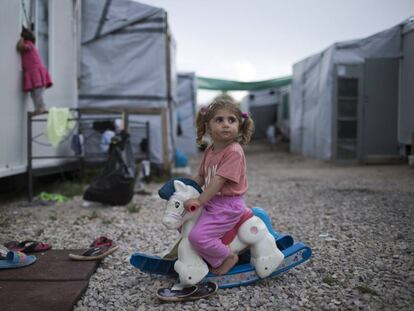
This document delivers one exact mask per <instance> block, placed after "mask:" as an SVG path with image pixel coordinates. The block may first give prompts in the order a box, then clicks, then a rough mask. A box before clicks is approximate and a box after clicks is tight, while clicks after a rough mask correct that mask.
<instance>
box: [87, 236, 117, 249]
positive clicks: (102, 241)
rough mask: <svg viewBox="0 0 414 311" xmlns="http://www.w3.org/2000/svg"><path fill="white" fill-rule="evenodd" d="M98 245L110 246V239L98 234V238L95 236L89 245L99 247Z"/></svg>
mask: <svg viewBox="0 0 414 311" xmlns="http://www.w3.org/2000/svg"><path fill="white" fill-rule="evenodd" d="M99 246H108V247H111V246H112V240H111V239H108V238H107V237H106V236H100V237H99V238H96V239H95V241H93V242H92V244H91V245H89V247H91V248H92V247H99Z"/></svg>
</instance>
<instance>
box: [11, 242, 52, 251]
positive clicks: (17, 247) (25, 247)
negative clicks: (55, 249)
mask: <svg viewBox="0 0 414 311" xmlns="http://www.w3.org/2000/svg"><path fill="white" fill-rule="evenodd" d="M4 246H5V247H7V248H8V249H9V250H11V251H15V252H23V253H38V252H44V251H47V250H48V249H51V248H52V247H51V245H49V244H47V243H41V242H37V241H32V240H26V241H21V242H20V241H9V242H6V243H4Z"/></svg>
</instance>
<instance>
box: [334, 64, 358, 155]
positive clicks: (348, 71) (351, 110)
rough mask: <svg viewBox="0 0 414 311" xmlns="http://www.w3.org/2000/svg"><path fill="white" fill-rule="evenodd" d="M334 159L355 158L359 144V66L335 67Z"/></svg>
mask: <svg viewBox="0 0 414 311" xmlns="http://www.w3.org/2000/svg"><path fill="white" fill-rule="evenodd" d="M336 73H337V76H336V92H335V95H336V137H335V138H336V150H335V152H336V157H335V158H336V160H340V161H341V160H357V159H358V158H359V146H360V128H359V120H360V110H361V109H360V106H361V104H360V103H361V68H360V66H358V65H337V67H336Z"/></svg>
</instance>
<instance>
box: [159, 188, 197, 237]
mask: <svg viewBox="0 0 414 311" xmlns="http://www.w3.org/2000/svg"><path fill="white" fill-rule="evenodd" d="M172 182H173V188H174V192H173V193H169V194H167V195H166V194H165V193H161V192H162V189H163V188H164V187H165V186H164V187H163V188H161V190H160V192H159V193H160V196H161V198H163V199H165V200H167V204H166V205H167V208H166V210H165V213H164V217H163V219H162V222H163V224H164V225H165V226H166V227H167V228H169V229H178V228H180V227H181V226H182V225H183V223H184V222H185V221H186V220H188V219H190V218H193V217H196V216H198V214H199V212H198V211H196V212H192V213H187V212H186V210H185V208H184V202H185V201H186V200H188V199H191V198H197V197H198V196H199V195H200V190H201V189H199V190H197V189H196V188H195V187H193V186H190V185H187V184H185V183H184V182H182V181H180V180H174V181H172ZM166 185H167V184H166ZM198 188H199V187H198ZM169 191H170V192H171V190H169Z"/></svg>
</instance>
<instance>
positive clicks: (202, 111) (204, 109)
mask: <svg viewBox="0 0 414 311" xmlns="http://www.w3.org/2000/svg"><path fill="white" fill-rule="evenodd" d="M207 111H208V108H207V107H201V108H200V113H201V115H203V116H204V115H205V114H206V113H207Z"/></svg>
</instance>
